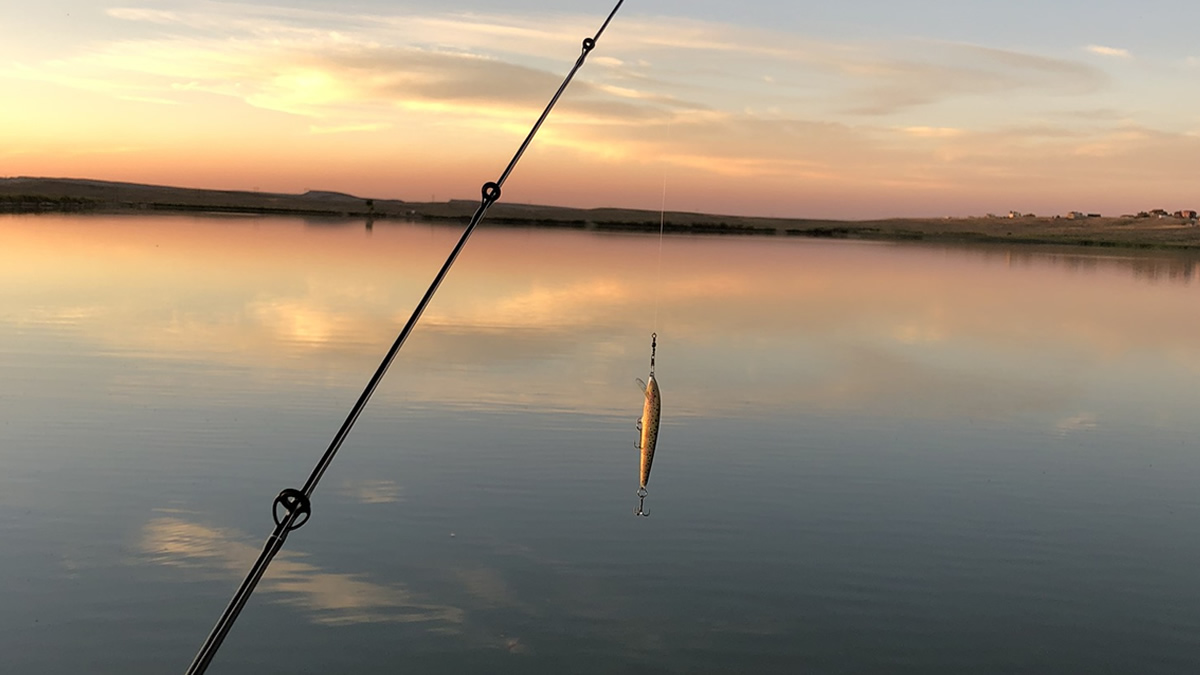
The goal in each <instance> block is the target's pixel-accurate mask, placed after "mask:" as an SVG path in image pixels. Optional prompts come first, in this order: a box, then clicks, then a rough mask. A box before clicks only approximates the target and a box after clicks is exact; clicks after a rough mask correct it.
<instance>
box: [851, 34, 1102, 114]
mask: <svg viewBox="0 0 1200 675" xmlns="http://www.w3.org/2000/svg"><path fill="white" fill-rule="evenodd" d="M921 52H922V53H923V55H924V58H923V59H921V60H911V59H907V58H892V57H889V56H888V55H887V54H878V55H873V56H872V58H869V59H862V60H852V61H848V62H846V63H845V64H844V65H843V70H844V72H845V73H846V74H847V75H849V76H851V77H853V78H856V79H858V80H860V81H861V82H862V84H861V85H860V86H858V87H856V88H855V89H853V90H851V91H850V92H849V94H848V99H849V101H850V103H849V104H848V106H847V107H846V111H848V112H852V113H856V114H862V115H888V114H893V113H896V112H899V111H902V110H904V109H907V108H914V107H918V106H928V105H932V104H935V103H939V102H942V101H946V100H949V99H955V98H962V97H978V96H989V97H990V96H995V95H998V94H1006V93H1011V94H1018V93H1022V92H1039V93H1047V92H1048V93H1052V94H1056V95H1081V94H1088V93H1093V92H1096V91H1099V90H1100V89H1101V88H1103V87H1104V86H1105V85H1106V84H1107V83H1108V79H1107V77H1106V76H1105V75H1104V73H1103V72H1101V71H1100V70H1098V69H1096V68H1094V67H1092V66H1089V65H1086V64H1082V63H1076V62H1073V61H1067V60H1063V59H1054V58H1049V57H1044V56H1038V55H1034V54H1025V53H1021V52H1014V51H1009V50H1003V49H992V48H988V47H979V46H975V45H961V44H930V45H927V46H926V48H925V49H922V50H921Z"/></svg>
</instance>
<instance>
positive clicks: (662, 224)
mask: <svg viewBox="0 0 1200 675" xmlns="http://www.w3.org/2000/svg"><path fill="white" fill-rule="evenodd" d="M665 136H666V138H665V143H664V144H665V145H667V146H668V147H669V146H670V143H671V120H670V119H668V120H667V130H666V134H665ZM666 226H667V163H666V161H665V160H664V162H663V179H662V202H661V203H660V205H659V208H658V265H657V267H656V268H655V272H654V332H655V333H656V334H657V333H658V296H659V294H660V293H661V291H660V290H659V287H660V286H661V285H662V251H663V232H664V231H665V230H666Z"/></svg>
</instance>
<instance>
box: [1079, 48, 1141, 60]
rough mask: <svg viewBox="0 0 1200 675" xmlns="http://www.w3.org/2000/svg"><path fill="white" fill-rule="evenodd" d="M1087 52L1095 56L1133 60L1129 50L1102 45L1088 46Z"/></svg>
mask: <svg viewBox="0 0 1200 675" xmlns="http://www.w3.org/2000/svg"><path fill="white" fill-rule="evenodd" d="M1087 50H1088V51H1089V52H1091V53H1093V54H1099V55H1101V56H1116V57H1118V58H1122V59H1128V58H1132V56H1133V55H1132V54H1130V53H1129V50H1128V49H1120V48H1118V47H1105V46H1102V45H1088V47H1087Z"/></svg>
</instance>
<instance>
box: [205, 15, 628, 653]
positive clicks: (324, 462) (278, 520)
mask: <svg viewBox="0 0 1200 675" xmlns="http://www.w3.org/2000/svg"><path fill="white" fill-rule="evenodd" d="M624 1H625V0H617V4H616V5H615V6H614V7H613V9H612V11H611V12H609V14H608V17H607V18H605V19H604V23H603V24H601V25H600V29H599V30H597V31H596V34H595V35H593V36H592V37H586V38H584V39H583V48H582V50H581V51H580V53H579V58H578V59H576V60H575V65H574V66H572V67H571V70H570V71H569V72H568V73H567V76H566V77H565V78H563V81H562V84H560V85H559V87H558V91H556V92H554V96H553V97H551V99H550V102H549V103H547V104H546V108H545V110H543V111H542V114H541V116H540V117H538V119H537V122H535V123H534V124H533V128H531V129H530V130H529V134H528V135H526V136H525V140H524V141H523V142H522V143H521V145H520V147H519V148H517V152H516V154H514V155H513V158H512V159H511V160H510V161H509V162H508V166H506V167H505V168H504V171H503V172H501V174H500V177H499V178H498V179H496V180H495V181H494V182H488V183H484V185H483V188H482V189H481V196H480V200H479V206H478V208H476V209H475V213H474V215H472V216H471V220H470V222H468V223H467V227H466V229H465V230H463V233H462V236H461V237H459V240H458V243H457V244H455V246H454V248H453V250H451V251H450V255H449V256H448V257H447V258H446V262H445V263H444V264H443V265H442V268H441V269H440V270H438V273H437V275H436V276H434V278H433V282H432V283H431V284H430V285H429V290H427V291H425V295H424V296H423V297H422V298H421V301H420V302H418V303H417V307H416V309H414V310H413V313H412V316H411V317H409V319H408V323H406V324H404V328H403V329H402V330H401V331H400V334H399V335H398V336H397V337H396V341H395V342H393V343H392V346H391V348H390V349H388V351H387V354H386V355H384V357H383V361H382V362H381V363H380V364H379V367H378V368H377V369H376V370H375V374H374V375H372V376H371V379H370V381H368V382H367V386H366V387H365V388H364V389H363V392H362V394H361V395H359V397H358V400H357V401H355V403H354V406H353V407H352V408H351V409H350V413H349V414H348V415H347V416H346V421H344V422H342V426H341V428H339V429H338V431H337V433H336V434H334V436H333V440H332V441H331V442H330V444H329V448H328V449H326V450H325V454H324V455H322V456H321V459H320V460H319V461H318V462H317V465H316V467H315V468H314V469H313V471H312V474H310V475H309V477H308V480H307V481H306V482H305V483H304V487H303V488H302V489H299V490H297V489H295V488H288V489H286V490H284V491H282V492H280V493H279V496H277V497H275V501H274V503H273V504H272V514H271V515H272V517H273V518H274V520H275V530H274V531H273V532H272V533H271V535H270V536H269V537H267V541H266V543H265V544H264V545H263V550H262V553H260V554H259V556H258V560H257V561H255V563H254V565H253V566H252V567H251V568H250V571H249V573H247V575H246V578H245V579H244V580H243V581H242V585H241V586H239V587H238V589H237V592H235V593H234V595H233V599H231V600H230V601H229V605H228V606H227V607H226V608H225V612H224V613H223V614H221V618H220V619H218V620H217V625H216V626H214V627H213V629H212V632H211V633H209V635H208V639H207V640H205V641H204V644H203V646H201V647H200V651H199V653H197V654H196V658H195V659H194V660H193V661H192V665H191V666H189V667H188V669H187V675H199V674H200V673H203V672H204V671H205V670H207V669H208V664H209V663H210V662H212V659H213V657H214V656H216V653H217V650H218V649H219V648H220V647H221V643H222V642H224V640H225V636H226V635H227V634H228V633H229V629H230V628H232V627H233V622H234V621H235V620H236V619H237V617H238V615H239V614H240V613H241V611H242V608H243V607H245V605H246V601H248V600H249V599H250V594H251V593H253V592H254V588H255V587H256V586H257V585H258V582H259V580H261V579H262V576H263V574H264V573H265V572H266V571H267V566H268V565H270V564H271V560H272V559H274V557H275V555H276V554H277V553H279V551H280V549H282V548H283V543H284V541H285V540H286V539H287V535H288V533H289V532H291V531H292V530H295V529H297V528H299V527H300V526H301V525H303V524H304V523H306V522H308V518H309V516H310V515H311V514H312V505H311V502H310V498H311V497H312V494H313V491H314V490H316V488H317V483H318V482H319V481H320V480H321V476H323V475H325V470H326V469H328V468H329V465H330V464H331V463H332V462H333V458H334V456H335V455H336V454H337V451H338V449H339V448H341V447H342V443H343V442H344V441H345V440H346V436H348V435H349V434H350V429H351V428H353V427H354V423H355V422H356V421H358V416H359V415H360V414H362V411H363V408H365V407H366V405H367V401H369V400H370V399H371V395H372V394H374V393H375V389H376V388H377V387H378V386H379V383H380V381H382V380H383V376H384V374H385V373H387V369H388V366H390V365H391V364H392V361H393V360H394V359H395V358H396V354H397V353H398V352H399V351H400V348H401V347H402V346H403V345H404V341H405V340H407V339H408V335H409V333H411V332H412V330H413V328H414V327H415V326H416V325H417V320H418V319H420V318H421V314H422V313H424V311H425V307H426V306H427V305H428V304H429V301H430V300H432V299H433V295H434V293H436V292H437V289H438V286H440V285H441V284H442V280H443V279H444V278H445V277H446V274H447V273H448V272H449V271H450V267H451V266H453V265H454V261H455V259H456V258H458V254H459V252H460V251H462V248H463V246H464V245H466V243H467V239H468V238H470V236H471V233H472V232H474V231H475V227H476V226H477V225H479V222H480V221H481V220H483V217H484V215H485V214H487V211H488V209H489V208H490V207H491V206H492V204H494V203H496V201H497V200H498V199H500V188H501V187H503V186H504V182H505V181H506V180H508V177H509V175H510V174H511V173H512V172H513V169H515V168H516V166H517V162H518V161H520V159H521V156H522V155H523V154H525V150H526V149H527V148H528V147H529V144H530V143H531V142H533V137H534V136H536V135H537V132H538V129H540V128H541V127H542V123H543V122H545V121H546V118H547V117H548V116H549V115H550V111H551V110H552V109H553V108H554V104H556V103H558V99H559V97H560V96H562V93H563V92H564V91H566V89H567V85H569V84H570V83H571V80H572V79H573V78H574V77H575V73H576V72H578V71H579V69H580V68H581V67H583V62H584V60H585V59H587V56H588V54H589V53H590V52H591V51H592V49H594V48H595V46H596V42H597V41H598V40H599V39H600V35H601V34H603V33H604V29H606V28H608V24H609V22H611V21H612V19H613V17H614V16H616V14H617V10H619V9H620V8H621V5H622V4H623V3H624Z"/></svg>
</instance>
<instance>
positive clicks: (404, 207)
mask: <svg viewBox="0 0 1200 675" xmlns="http://www.w3.org/2000/svg"><path fill="white" fill-rule="evenodd" d="M477 206H478V203H477V202H474V201H469V200H453V201H449V202H405V201H401V200H391V199H364V198H360V197H356V196H354V195H348V194H344V193H339V192H321V191H309V192H306V193H304V194H298V195H297V194H282V193H265V192H248V191H234V190H201V189H196V188H178V187H165V186H156V185H141V184H136V183H117V182H109V181H95V180H86V179H64V178H24V177H22V178H0V213H122V214H148V213H164V212H176V213H228V214H234V213H240V214H254V215H273V216H302V217H331V218H362V219H364V220H402V221H427V222H448V221H464V220H465V219H467V218H469V217H470V216H471V214H472V213H473V212H474V210H475V208H476V207H477ZM660 218H661V226H662V227H663V229H664V230H665V231H666V232H669V233H673V234H676V233H678V234H717V235H755V236H799V237H813V238H837V239H866V240H878V241H928V242H939V243H1005V244H1051V245H1059V246H1080V247H1112V248H1139V249H1198V250H1200V227H1197V226H1196V225H1194V224H1193V222H1192V221H1190V220H1187V219H1183V218H1172V217H1153V218H1135V217H1120V218H1099V217H1091V218H1077V219H1072V218H1059V217H1052V218H1046V217H1040V218H1035V217H1029V216H1025V217H1015V218H1002V217H987V218H889V219H880V220H863V221H849V220H827V219H801V218H760V217H747V216H721V215H710V214H701V213H683V212H673V211H672V212H667V213H665V214H660V213H659V212H658V211H648V210H638V209H615V208H599V209H574V208H567V207H557V206H537V205H530V204H507V203H504V202H497V203H496V204H495V205H493V206H492V207H491V210H490V211H489V212H488V219H487V221H486V222H487V223H491V224H496V225H509V226H518V227H530V226H532V227H551V228H573V229H588V230H600V231H617V232H658V230H659V227H660Z"/></svg>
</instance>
